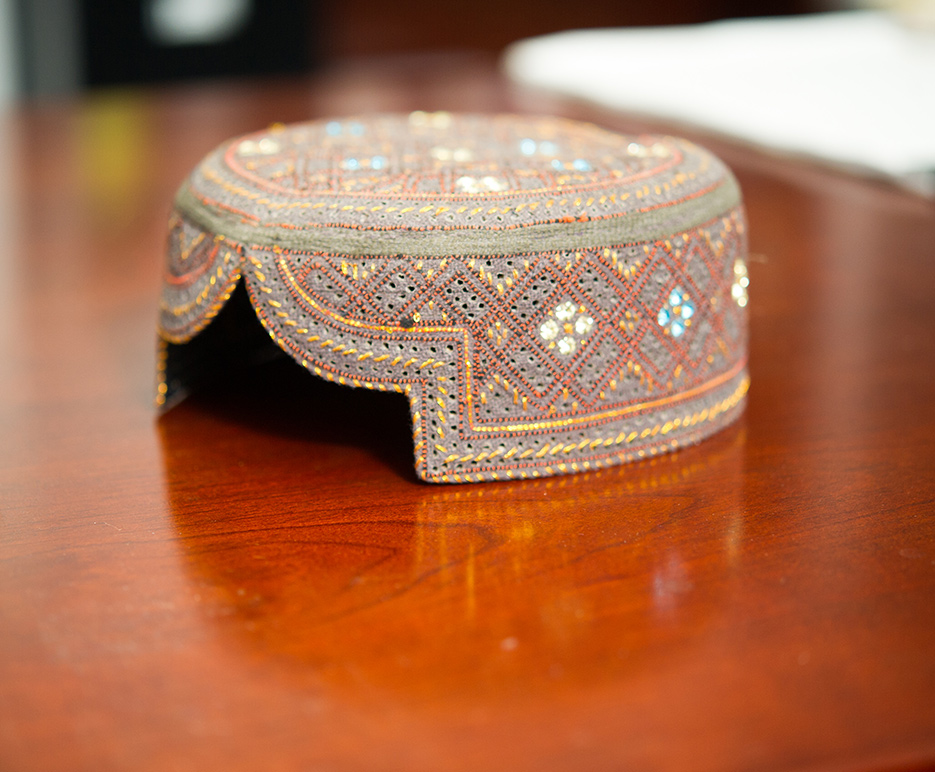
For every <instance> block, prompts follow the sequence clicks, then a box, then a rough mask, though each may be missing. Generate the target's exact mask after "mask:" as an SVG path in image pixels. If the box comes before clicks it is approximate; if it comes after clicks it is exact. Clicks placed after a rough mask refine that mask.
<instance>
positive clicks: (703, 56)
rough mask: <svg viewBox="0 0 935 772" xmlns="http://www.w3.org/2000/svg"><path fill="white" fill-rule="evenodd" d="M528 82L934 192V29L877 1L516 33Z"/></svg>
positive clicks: (507, 61)
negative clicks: (707, 20)
mask: <svg viewBox="0 0 935 772" xmlns="http://www.w3.org/2000/svg"><path fill="white" fill-rule="evenodd" d="M504 67H505V69H506V71H507V73H508V74H509V75H510V76H511V77H512V78H514V79H515V80H517V81H519V82H521V83H525V84H528V85H532V86H537V87H541V88H546V89H549V90H553V91H558V92H561V93H565V94H568V95H572V96H576V97H581V98H585V99H589V100H593V101H594V102H597V103H600V104H602V105H606V106H608V107H612V108H615V109H621V110H627V111H633V112H639V113H643V114H648V115H655V116H659V117H661V118H666V119H671V120H675V121H679V122H683V123H689V124H693V125H696V126H699V127H703V128H705V129H708V130H714V131H717V132H719V133H722V134H725V135H728V136H732V137H736V138H739V139H743V140H746V141H750V142H753V143H756V144H759V145H762V146H765V147H770V148H775V149H778V150H782V151H788V152H793V153H799V154H805V155H808V156H811V157H815V158H819V159H823V160H825V161H828V162H831V163H834V164H844V165H847V166H850V167H854V168H857V169H863V170H866V171H870V172H873V173H878V174H884V175H887V176H890V177H894V178H898V179H900V180H901V181H902V182H903V183H904V184H907V185H909V186H910V187H913V188H914V189H917V190H919V191H920V192H923V193H927V194H928V195H935V35H933V34H930V33H929V34H926V33H924V32H922V31H919V30H913V29H910V28H908V27H904V26H901V25H900V23H899V22H898V21H897V20H896V19H895V18H893V17H890V16H888V15H886V14H882V13H876V12H864V11H860V12H841V13H833V14H818V15H813V16H800V17H786V18H775V19H743V20H732V21H725V22H715V23H711V24H703V25H696V26H687V27H658V28H648V29H636V28H630V29H602V30H576V31H570V32H562V33H558V34H554V35H548V36H544V37H540V38H533V39H529V40H524V41H520V42H519V43H516V44H514V45H513V46H512V47H511V48H510V49H509V50H508V51H507V52H506V55H505V58H504Z"/></svg>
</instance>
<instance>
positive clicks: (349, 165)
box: [344, 158, 360, 169]
mask: <svg viewBox="0 0 935 772" xmlns="http://www.w3.org/2000/svg"><path fill="white" fill-rule="evenodd" d="M359 166H360V161H358V160H357V159H356V158H346V159H344V168H345V169H357V168H358V167H359Z"/></svg>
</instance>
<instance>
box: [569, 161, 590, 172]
mask: <svg viewBox="0 0 935 772" xmlns="http://www.w3.org/2000/svg"><path fill="white" fill-rule="evenodd" d="M572 166H574V167H575V169H576V170H577V171H579V172H589V171H591V164H589V163H588V162H587V161H585V160H584V159H583V158H576V159H575V162H574V163H573V164H572Z"/></svg>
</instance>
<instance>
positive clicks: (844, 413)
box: [0, 57, 935, 772]
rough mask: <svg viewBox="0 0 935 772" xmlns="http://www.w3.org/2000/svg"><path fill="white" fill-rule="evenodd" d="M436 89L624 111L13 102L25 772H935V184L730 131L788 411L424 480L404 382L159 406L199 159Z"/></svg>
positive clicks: (11, 495) (243, 393)
mask: <svg viewBox="0 0 935 772" xmlns="http://www.w3.org/2000/svg"><path fill="white" fill-rule="evenodd" d="M415 108H421V109H460V110H503V109H518V110H536V111H556V110H560V111H565V112H568V113H570V114H578V115H585V114H589V115H590V117H594V116H595V115H596V111H589V110H587V109H586V108H583V107H581V106H573V105H571V104H563V103H560V102H557V101H555V100H548V99H545V98H544V97H542V96H537V95H533V94H526V93H520V92H517V91H515V90H514V89H512V88H510V87H508V86H506V85H505V84H503V83H502V82H501V81H499V80H498V78H497V77H496V75H495V73H494V72H493V70H492V68H491V66H490V63H489V62H486V61H484V60H473V59H470V58H461V57H450V58H444V57H441V58H427V59H425V58H414V59H408V60H401V61H397V62H389V63H388V62H372V63H369V64H360V65H348V66H344V67H341V68H336V69H333V70H331V71H329V72H326V73H324V74H322V75H321V76H319V77H316V78H315V79H314V80H311V81H303V82H298V83H282V82H277V83H246V84H241V85H216V86H202V87H189V88H185V89H178V90H166V91H149V92H133V93H122V94H111V95H98V96H96V97H93V98H92V97H89V98H85V99H82V100H79V101H76V102H74V103H70V104H60V105H54V106H44V107H43V106H36V107H30V108H23V109H20V110H18V111H16V112H14V113H12V114H10V115H7V116H4V117H2V120H0V140H2V147H3V153H2V155H0V163H2V165H3V168H2V169H0V233H2V239H3V242H2V243H3V249H2V250H0V438H2V442H0V511H2V520H0V769H3V770H17V771H20V770H94V771H95V772H100V771H101V770H199V771H203V770H214V769H225V770H260V769H262V770H404V769H405V770H484V769H497V770H500V769H502V770H566V769H582V770H619V769H632V770H687V769H690V770H805V769H808V770H897V769H923V768H927V767H929V766H932V765H935V463H933V462H935V439H933V438H935V405H933V382H935V260H933V257H935V207H933V204H932V203H931V202H930V201H925V200H923V199H921V198H917V197H914V196H912V195H910V194H907V193H903V192H901V191H900V190H898V189H896V188H894V187H892V186H890V185H888V184H886V183H882V182H874V181H868V180H865V179H859V178H856V177H850V176H848V175H846V174H844V173H839V172H835V171H828V170H824V169H821V168H819V167H817V166H813V165H810V164H808V163H804V162H799V161H790V160H783V159H778V158H770V157H767V156H766V155H762V154H759V153H756V152H755V151H752V150H749V149H744V148H740V147H736V146H733V145H730V144H729V143H726V142H722V141H714V142H713V144H712V146H713V147H714V149H716V150H717V151H718V152H719V153H721V154H722V155H723V156H724V157H725V158H726V159H727V160H728V161H729V162H730V163H731V164H732V166H733V167H734V169H735V171H736V173H737V175H738V177H739V179H740V182H741V185H742V186H743V189H744V192H745V196H746V201H747V206H748V212H749V219H750V237H751V250H752V252H753V253H754V258H753V260H752V262H751V269H750V272H751V279H752V286H751V305H750V308H751V311H752V315H751V324H752V327H751V360H750V366H751V375H752V386H751V390H750V395H749V405H748V409H747V411H746V414H745V416H744V417H743V418H742V419H741V421H740V422H739V423H737V424H736V425H734V426H732V427H730V428H729V429H727V430H725V431H723V432H721V433H720V434H718V435H717V436H715V437H714V438H712V439H711V440H709V441H707V442H705V443H704V444H702V445H700V446H698V447H694V448H690V449H686V450H683V451H680V452H678V453H676V454H673V455H670V456H666V457H661V458H657V459H654V460H652V461H649V462H644V463H640V464H636V465H631V466H626V467H622V468H617V469H612V470H607V471H603V472H599V473H591V474H582V475H576V476H570V477H564V478H557V479H550V480H539V481H530V482H522V483H499V484H493V483H487V484H476V485H464V486H429V485H425V484H420V483H418V482H417V481H416V480H415V478H414V474H413V472H412V467H411V463H410V456H411V444H410V441H409V439H408V431H407V416H406V406H405V404H404V403H400V402H399V401H397V400H396V399H395V398H394V396H392V395H382V394H372V393H363V392H361V393H359V392H356V391H352V390H345V389H342V388H339V387H332V386H329V385H326V384H321V383H318V382H317V381H314V379H311V378H309V377H307V374H306V373H304V372H298V371H297V368H295V367H292V366H286V365H283V364H282V363H280V364H278V365H271V366H268V367H266V368H263V369H259V370H256V371H253V372H251V373H248V374H246V375H243V376H239V377H237V378H232V379H230V380H229V381H228V382H227V383H225V384H224V385H223V386H222V387H220V388H219V389H217V390H215V391H213V392H211V393H207V394H201V395H199V396H197V397H195V398H193V399H191V400H190V401H188V402H186V403H183V404H182V405H181V406H179V407H178V408H177V409H175V410H173V411H170V412H169V413H168V414H166V415H165V416H164V417H163V418H161V419H160V420H157V419H156V415H155V412H154V410H153V407H152V401H151V400H152V393H153V365H154V321H155V308H156V299H157V293H158V283H159V276H160V271H161V260H162V256H161V250H162V246H163V239H164V229H165V224H166V218H167V214H168V207H169V204H170V201H171V197H172V195H173V192H174V189H175V187H176V186H177V185H178V184H179V182H180V181H181V180H182V178H183V177H184V176H185V174H186V173H187V171H188V170H189V168H190V167H192V166H193V165H194V164H195V163H196V162H197V161H198V160H199V158H200V157H201V156H202V155H203V154H204V153H205V152H207V150H209V149H210V148H211V147H213V146H214V145H215V144H217V143H218V142H220V141H221V140H223V139H225V138H226V137H228V136H231V135H234V134H237V133H239V132H244V131H248V130H251V129H255V128H257V127H262V126H264V125H266V124H268V123H270V122H272V121H293V120H299V119H302V118H308V117H320V116H325V115H330V114H345V113H349V112H357V111H371V110H409V109H415ZM600 118H601V120H602V121H603V122H605V123H609V124H611V125H612V126H613V127H615V128H623V129H626V128H627V127H628V126H629V127H632V126H634V125H636V124H635V123H634V122H633V121H630V120H628V119H626V118H624V117H620V116H611V115H602V116H600ZM709 144H710V143H709ZM287 364H288V363H287Z"/></svg>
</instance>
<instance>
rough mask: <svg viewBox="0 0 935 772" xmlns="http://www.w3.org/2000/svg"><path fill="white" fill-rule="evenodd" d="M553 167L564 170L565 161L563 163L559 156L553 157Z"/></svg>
mask: <svg viewBox="0 0 935 772" xmlns="http://www.w3.org/2000/svg"><path fill="white" fill-rule="evenodd" d="M552 168H553V169H555V170H557V171H561V170H563V169H564V168H565V164H563V163H562V162H561V161H559V160H558V159H557V158H553V159H552Z"/></svg>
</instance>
